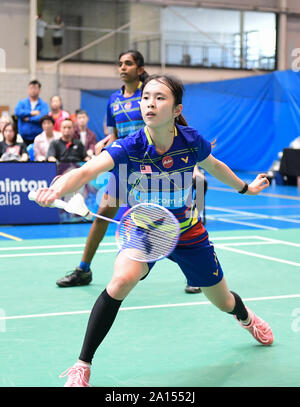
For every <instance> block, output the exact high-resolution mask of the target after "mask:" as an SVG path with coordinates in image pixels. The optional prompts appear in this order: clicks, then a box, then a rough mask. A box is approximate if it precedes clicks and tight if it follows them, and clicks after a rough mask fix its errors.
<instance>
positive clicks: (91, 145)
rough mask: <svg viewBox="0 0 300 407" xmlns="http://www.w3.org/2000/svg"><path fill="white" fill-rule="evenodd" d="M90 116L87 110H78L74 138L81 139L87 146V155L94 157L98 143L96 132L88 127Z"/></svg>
mask: <svg viewBox="0 0 300 407" xmlns="http://www.w3.org/2000/svg"><path fill="white" fill-rule="evenodd" d="M88 121H89V116H88V114H87V112H86V111H85V110H76V124H75V127H74V139H80V140H81V142H82V144H83V145H84V146H85V149H86V152H87V155H88V156H89V157H92V156H93V155H94V154H95V145H96V144H97V138H96V134H95V133H94V132H93V131H92V130H91V129H89V128H88V127H87V123H88Z"/></svg>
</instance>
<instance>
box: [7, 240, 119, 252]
mask: <svg viewBox="0 0 300 407" xmlns="http://www.w3.org/2000/svg"><path fill="white" fill-rule="evenodd" d="M84 246H85V243H78V244H54V245H46V246H14V247H0V250H2V251H7V250H27V249H28V250H41V249H60V248H65V249H66V248H71V247H84ZM101 246H116V242H112V243H109V242H107V243H101Z"/></svg>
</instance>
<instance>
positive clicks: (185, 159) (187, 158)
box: [181, 155, 189, 164]
mask: <svg viewBox="0 0 300 407" xmlns="http://www.w3.org/2000/svg"><path fill="white" fill-rule="evenodd" d="M181 159H182V161H184V162H185V163H186V164H187V163H188V161H189V156H188V155H187V156H186V157H185V158H184V157H181Z"/></svg>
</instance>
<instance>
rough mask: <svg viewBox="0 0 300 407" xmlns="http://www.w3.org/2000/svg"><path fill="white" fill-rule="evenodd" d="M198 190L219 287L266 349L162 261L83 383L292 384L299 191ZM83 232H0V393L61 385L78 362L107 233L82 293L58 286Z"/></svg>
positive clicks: (298, 290) (299, 361)
mask: <svg viewBox="0 0 300 407" xmlns="http://www.w3.org/2000/svg"><path fill="white" fill-rule="evenodd" d="M248 177H249V180H250V179H251V178H253V176H252V175H251V174H249V175H248ZM243 178H244V179H245V177H243ZM246 180H248V179H247V177H246ZM208 181H209V189H208V193H207V196H206V227H207V229H208V231H209V233H210V239H211V241H213V242H214V244H215V247H216V253H217V255H218V258H219V260H220V262H221V264H222V268H223V270H224V274H225V277H226V280H227V283H228V285H229V287H230V289H232V290H233V291H236V292H238V293H239V294H240V295H241V297H242V298H243V299H244V301H245V303H246V305H247V306H249V307H250V308H251V309H253V310H254V311H255V312H256V313H257V314H258V315H259V316H261V318H263V319H265V320H266V321H268V322H269V323H270V325H271V327H272V329H273V332H274V344H273V345H272V346H270V347H263V346H261V345H259V344H258V343H257V342H256V341H255V340H254V339H253V338H252V336H250V335H249V333H248V332H246V331H245V330H243V329H242V328H241V327H240V326H239V325H238V323H237V322H236V321H235V320H234V318H233V317H232V316H230V315H228V314H225V313H222V312H220V311H219V310H218V309H216V308H215V307H214V306H212V305H211V304H209V302H208V301H207V300H206V298H205V297H204V296H203V294H193V295H191V294H186V293H185V292H184V287H185V280H184V277H183V275H182V274H181V272H180V270H179V269H178V267H177V266H176V265H175V264H173V263H172V262H170V261H168V260H162V261H160V262H158V263H157V264H156V266H155V268H154V269H153V270H152V271H151V273H150V275H149V276H148V277H147V279H146V280H144V281H142V282H141V283H139V284H138V286H137V287H136V288H135V289H134V290H133V291H132V293H131V294H130V295H129V296H128V298H126V300H125V301H124V302H123V303H122V307H121V311H120V312H119V314H118V316H117V319H116V321H115V324H114V325H113V327H112V329H111V331H110V332H109V334H108V336H107V337H106V338H105V340H104V342H103V344H102V345H101V347H100V348H99V349H98V351H97V353H96V356H95V358H94V361H93V367H92V377H91V384H92V385H93V386H99V387H136V386H137V387H145V386H150V387H151V386H154V387H155V386H167V387H174V386H176V387H191V386H193V387H240V386H243V387H265V386H271V387H299V385H300V370H299V365H300V353H299V342H300V190H299V189H297V188H296V187H278V186H271V187H270V188H269V189H268V190H267V191H266V192H265V193H263V194H262V195H260V196H256V197H249V196H240V195H239V194H236V193H234V192H232V191H231V190H230V189H229V188H227V187H225V186H224V185H221V184H219V183H218V182H217V181H215V180H212V179H210V178H209V179H208ZM88 230H89V224H81V225H39V226H37V225H36V226H14V227H0V265H1V266H0V287H1V297H0V344H1V346H0V365H1V369H0V386H1V387H12V386H17V387H32V386H33V387H57V386H62V385H63V384H64V380H62V379H59V377H58V376H59V374H60V373H61V372H62V371H64V370H65V369H67V368H68V367H70V366H71V365H72V364H73V363H74V362H75V361H76V359H77V358H78V355H79V352H80V348H81V344H82V340H83V335H84V332H85V328H86V324H87V320H88V317H89V312H90V310H91V308H92V306H93V304H94V302H95V300H96V298H97V297H98V295H99V294H100V292H101V291H102V290H103V289H104V288H105V286H106V284H107V282H108V281H109V279H110V276H111V271H112V266H113V262H114V257H115V253H116V246H115V243H114V236H113V228H111V229H110V233H109V234H108V235H107V236H106V238H105V240H104V241H103V242H102V244H101V246H100V247H99V250H98V253H97V255H96V257H95V259H94V261H93V264H92V271H93V275H94V280H93V282H92V284H91V285H89V286H87V287H76V288H64V289H62V288H59V287H57V286H56V284H55V281H56V280H57V279H58V278H60V277H62V276H63V275H64V274H65V273H67V272H68V271H71V270H72V269H73V268H74V267H75V266H76V265H78V262H79V260H80V257H81V253H82V251H83V248H84V243H85V238H86V236H87V234H88Z"/></svg>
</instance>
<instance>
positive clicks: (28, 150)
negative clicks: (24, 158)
mask: <svg viewBox="0 0 300 407" xmlns="http://www.w3.org/2000/svg"><path fill="white" fill-rule="evenodd" d="M27 153H28V155H29V160H30V161H35V160H34V150H33V143H32V144H29V146H28V147H27Z"/></svg>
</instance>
